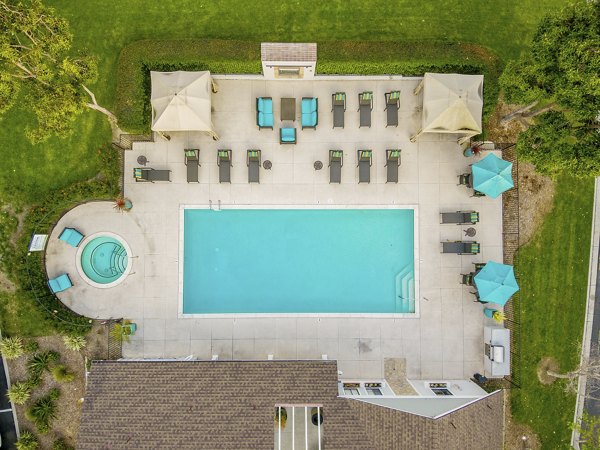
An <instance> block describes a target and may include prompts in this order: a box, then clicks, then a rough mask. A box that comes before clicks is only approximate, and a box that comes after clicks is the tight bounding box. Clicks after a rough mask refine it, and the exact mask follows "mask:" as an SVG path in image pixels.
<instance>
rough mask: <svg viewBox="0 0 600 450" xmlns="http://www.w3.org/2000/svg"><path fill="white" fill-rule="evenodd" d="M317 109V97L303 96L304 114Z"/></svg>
mask: <svg viewBox="0 0 600 450" xmlns="http://www.w3.org/2000/svg"><path fill="white" fill-rule="evenodd" d="M316 111H317V99H316V98H303V99H302V114H308V113H312V112H316Z"/></svg>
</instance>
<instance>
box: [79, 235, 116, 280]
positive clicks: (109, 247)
mask: <svg viewBox="0 0 600 450" xmlns="http://www.w3.org/2000/svg"><path fill="white" fill-rule="evenodd" d="M81 268H82V269H83V272H84V273H85V274H86V275H87V277H88V278H89V279H90V280H92V281H94V282H96V283H99V284H108V283H112V282H113V281H116V280H118V279H119V278H120V277H121V275H123V273H124V272H125V269H126V268H127V250H125V248H124V247H123V245H122V244H121V242H119V241H118V240H117V239H115V238H113V237H110V236H100V237H97V238H94V239H92V240H91V241H89V242H88V243H87V244H85V247H84V248H83V251H82V252H81Z"/></svg>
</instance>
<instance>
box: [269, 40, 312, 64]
mask: <svg viewBox="0 0 600 450" xmlns="http://www.w3.org/2000/svg"><path fill="white" fill-rule="evenodd" d="M260 59H261V60H262V61H299V62H304V61H306V62H314V61H316V60H317V44H305V43H302V44H298V43H296V44H294V43H282V42H263V43H262V44H260Z"/></svg>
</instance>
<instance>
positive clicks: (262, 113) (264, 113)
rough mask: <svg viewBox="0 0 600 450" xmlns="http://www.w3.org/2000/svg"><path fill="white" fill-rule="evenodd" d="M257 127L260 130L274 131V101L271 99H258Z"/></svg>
mask: <svg viewBox="0 0 600 450" xmlns="http://www.w3.org/2000/svg"><path fill="white" fill-rule="evenodd" d="M256 125H258V129H259V130H260V129H262V128H270V129H271V130H272V129H273V99H272V98H271V97H258V98H257V99H256Z"/></svg>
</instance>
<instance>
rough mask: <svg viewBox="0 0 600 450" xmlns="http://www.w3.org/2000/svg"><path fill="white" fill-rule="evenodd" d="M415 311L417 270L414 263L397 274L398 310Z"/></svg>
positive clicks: (401, 311) (400, 311)
mask: <svg viewBox="0 0 600 450" xmlns="http://www.w3.org/2000/svg"><path fill="white" fill-rule="evenodd" d="M395 312H397V313H413V312H415V271H414V265H413V263H410V264H408V265H407V266H406V267H404V269H402V270H401V271H400V272H398V274H396V311H395Z"/></svg>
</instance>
